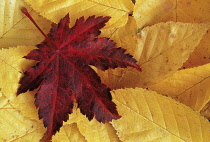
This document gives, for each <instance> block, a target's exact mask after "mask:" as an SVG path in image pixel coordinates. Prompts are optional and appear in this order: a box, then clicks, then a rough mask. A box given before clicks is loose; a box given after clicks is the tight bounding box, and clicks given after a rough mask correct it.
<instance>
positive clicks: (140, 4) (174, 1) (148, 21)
mask: <svg viewBox="0 0 210 142" xmlns="http://www.w3.org/2000/svg"><path fill="white" fill-rule="evenodd" d="M209 7H210V2H209V1H208V0H202V1H198V0H161V1H160V0H159V1H157V0H147V1H145V0H136V4H135V6H134V17H135V19H136V21H137V22H138V23H139V25H138V26H139V28H140V29H141V28H142V27H145V26H149V25H153V24H157V23H159V22H166V21H176V22H187V23H202V22H203V23H207V22H210V14H209ZM209 39H210V33H209V32H207V33H206V34H205V36H204V38H203V39H202V41H201V43H200V44H199V45H198V46H197V47H196V50H195V51H194V52H193V53H192V55H191V56H190V58H189V59H188V61H187V62H186V63H185V64H184V65H183V68H190V67H195V66H199V65H204V64H205V63H210V56H209V55H210V50H209V47H210V42H209Z"/></svg>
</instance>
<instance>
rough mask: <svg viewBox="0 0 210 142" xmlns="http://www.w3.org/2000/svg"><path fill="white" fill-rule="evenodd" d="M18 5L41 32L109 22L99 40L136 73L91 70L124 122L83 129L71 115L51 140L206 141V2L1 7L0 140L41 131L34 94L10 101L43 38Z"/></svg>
mask: <svg viewBox="0 0 210 142" xmlns="http://www.w3.org/2000/svg"><path fill="white" fill-rule="evenodd" d="M23 6H24V7H26V8H27V9H28V10H30V14H31V15H32V16H33V17H34V19H35V20H36V22H37V23H38V24H39V25H40V27H41V28H42V29H43V30H44V32H45V33H48V31H49V29H50V27H51V26H50V25H51V23H52V22H55V23H57V22H58V21H59V20H60V19H61V18H62V17H63V16H64V15H66V14H67V13H70V16H71V26H72V25H74V22H75V20H76V19H77V18H79V17H81V16H85V17H86V18H87V17H88V16H91V15H97V16H111V17H112V19H111V20H110V21H109V23H108V24H107V26H106V27H105V28H104V29H103V30H102V33H101V35H100V36H101V37H109V38H110V39H112V40H114V41H115V42H116V43H117V45H118V47H123V48H126V49H127V52H128V53H130V54H132V55H133V56H134V58H135V59H136V60H137V61H138V64H139V65H140V66H141V68H142V72H140V73H139V72H137V71H135V70H134V69H131V68H127V69H115V70H113V69H112V70H108V71H105V72H103V71H100V70H97V72H98V74H99V75H100V76H101V79H102V80H103V82H104V83H105V84H107V85H108V86H109V87H111V88H112V89H114V90H113V91H112V95H113V101H114V102H115V103H116V104H117V109H118V111H119V114H120V115H121V116H122V118H121V119H119V120H114V121H112V122H111V123H106V124H100V123H99V122H97V121H96V120H95V119H94V120H92V121H90V122H89V121H88V120H87V118H85V116H83V115H82V114H81V113H80V112H79V109H76V108H75V109H74V113H73V114H71V115H70V119H69V120H68V121H67V122H65V123H64V125H63V127H62V128H61V130H60V132H59V133H57V134H56V135H55V136H54V137H53V140H52V141H55V142H56V141H63V142H72V141H79V142H80V141H103V142H104V141H110V142H115V141H116V142H118V141H128V142H133V141H176V142H177V141H194V142H198V141H206V142H207V141H209V138H210V124H209V122H208V119H210V115H209V114H210V113H209V111H210V101H209V100H210V92H209V91H210V87H209V83H210V78H209V77H210V64H209V63H210V42H209V39H210V33H209V32H208V30H209V27H210V23H209V22H210V9H209V7H210V2H209V1H208V0H201V1H197V0H146V1H145V0H136V3H135V4H134V3H132V1H130V0H113V1H104V0H72V1H66V0H37V1H33V0H25V1H23V0H1V1H0V19H1V20H0V48H2V50H1V51H0V70H1V71H0V77H1V78H0V89H1V93H0V108H1V109H0V141H6V142H7V141H15V142H18V141H21V142H22V141H39V140H40V139H41V138H42V136H43V134H44V132H45V128H44V126H43V124H42V120H39V119H38V115H37V109H36V108H35V106H34V94H35V92H36V91H33V92H26V93H24V94H22V95H20V96H18V97H16V91H17V88H18V86H19V84H18V81H19V79H20V78H21V77H22V75H23V72H24V71H25V70H27V69H28V68H29V67H30V66H31V65H33V64H34V63H35V62H33V61H29V60H26V59H23V58H22V57H23V56H24V55H26V54H27V53H28V52H29V51H30V50H32V49H34V48H35V45H36V44H38V43H40V42H41V41H42V40H43V39H44V37H42V35H41V34H40V33H39V31H38V30H37V29H36V28H35V27H34V25H33V24H32V23H31V22H30V21H29V19H27V18H26V17H25V16H24V15H23V14H22V13H21V11H20V8H21V7H23ZM161 94H162V95H161Z"/></svg>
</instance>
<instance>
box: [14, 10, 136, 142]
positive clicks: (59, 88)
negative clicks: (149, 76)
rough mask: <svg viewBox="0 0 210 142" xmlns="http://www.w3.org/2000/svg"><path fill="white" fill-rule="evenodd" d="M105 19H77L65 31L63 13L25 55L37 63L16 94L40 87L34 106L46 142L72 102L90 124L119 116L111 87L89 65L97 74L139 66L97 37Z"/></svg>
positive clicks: (112, 44) (57, 127)
mask: <svg viewBox="0 0 210 142" xmlns="http://www.w3.org/2000/svg"><path fill="white" fill-rule="evenodd" d="M24 13H25V14H26V15H27V13H26V12H24ZM27 16H28V15H27ZM28 17H30V15H29V16H28ZM30 19H31V18H30ZM109 19H110V17H95V16H91V17H89V18H88V19H87V20H84V18H83V17H81V18H80V19H78V20H77V21H76V23H75V25H74V26H73V27H72V28H69V15H68V14H67V15H66V16H65V17H64V18H63V19H61V21H60V22H59V24H58V25H57V26H56V27H52V29H51V31H50V33H49V34H48V36H45V37H46V39H45V40H44V41H43V42H42V43H41V44H38V45H37V47H38V49H35V50H32V51H31V52H30V53H29V54H28V55H26V56H25V57H24V58H26V59H30V60H37V61H39V62H38V63H37V64H36V65H35V66H33V67H31V68H30V69H28V70H27V71H26V72H25V73H24V77H23V78H21V80H20V82H19V83H20V84H21V86H20V87H19V89H18V91H17V94H21V93H24V92H26V91H28V90H30V91H31V90H34V89H36V88H38V87H39V86H40V88H39V90H38V92H37V93H36V95H35V98H36V100H35V105H36V107H38V108H39V118H40V119H41V118H43V120H44V126H45V127H47V135H48V138H49V139H51V137H52V135H54V134H55V133H56V131H59V129H60V127H61V126H62V125H63V121H67V120H68V119H69V118H68V117H69V115H68V114H70V113H72V108H73V103H74V101H76V102H77V103H78V107H79V108H80V110H81V113H82V114H84V115H86V116H87V118H88V119H89V120H91V119H93V117H95V118H96V119H97V120H98V121H99V122H103V123H105V122H107V121H111V120H112V119H118V118H120V116H119V114H118V112H117V110H116V104H115V103H113V102H112V96H111V94H110V89H109V88H108V87H107V86H106V85H104V84H103V83H101V80H100V77H99V76H98V75H97V74H96V72H95V71H94V70H93V69H92V68H91V67H90V66H89V65H93V66H95V67H97V68H99V69H101V70H106V69H108V68H116V67H122V68H125V67H127V66H131V67H134V68H136V69H137V70H139V71H140V68H139V66H138V65H137V64H135V63H136V60H135V59H133V58H132V56H131V55H129V54H124V52H125V49H122V48H115V46H116V44H115V43H114V42H113V41H112V40H109V39H108V38H97V36H98V35H99V34H100V31H99V29H101V28H102V27H104V26H105V23H106V22H107V21H108V20H109Z"/></svg>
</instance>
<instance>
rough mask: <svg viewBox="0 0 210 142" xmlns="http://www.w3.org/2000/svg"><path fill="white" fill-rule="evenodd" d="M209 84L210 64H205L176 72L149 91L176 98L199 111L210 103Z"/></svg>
mask: <svg viewBox="0 0 210 142" xmlns="http://www.w3.org/2000/svg"><path fill="white" fill-rule="evenodd" d="M209 82H210V64H206V65H203V66H200V67H197V68H191V69H185V70H181V71H177V72H176V73H174V74H173V75H172V76H170V77H169V78H167V79H165V80H163V81H161V82H159V83H158V84H155V85H153V86H150V87H149V89H152V90H154V91H156V92H159V93H161V94H165V95H168V96H171V97H173V98H176V99H177V100H179V101H180V102H182V103H184V104H186V105H188V106H190V107H191V108H193V109H194V110H197V111H201V109H202V108H203V107H204V106H205V105H206V104H207V103H208V102H209V101H210V86H209Z"/></svg>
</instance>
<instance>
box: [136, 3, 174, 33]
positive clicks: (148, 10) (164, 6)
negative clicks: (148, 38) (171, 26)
mask: <svg viewBox="0 0 210 142" xmlns="http://www.w3.org/2000/svg"><path fill="white" fill-rule="evenodd" d="M175 8H176V0H136V4H135V6H134V12H133V15H134V17H135V19H136V22H137V23H138V27H139V28H140V29H141V28H143V27H145V26H151V25H154V24H157V23H159V22H166V21H175V20H176V19H175V18H176V17H175V15H176V11H175Z"/></svg>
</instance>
